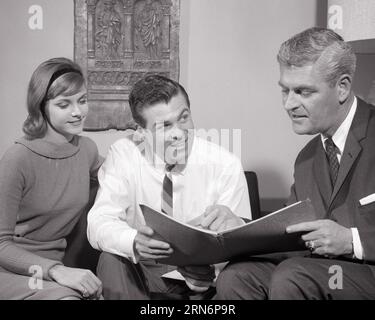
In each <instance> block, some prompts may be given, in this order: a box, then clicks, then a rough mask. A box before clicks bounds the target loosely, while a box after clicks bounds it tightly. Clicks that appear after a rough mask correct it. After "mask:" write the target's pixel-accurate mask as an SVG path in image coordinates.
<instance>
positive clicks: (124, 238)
mask: <svg viewBox="0 0 375 320" xmlns="http://www.w3.org/2000/svg"><path fill="white" fill-rule="evenodd" d="M137 232H138V231H137V230H136V229H128V230H126V231H124V232H123V233H122V235H121V236H120V241H119V248H118V250H119V251H120V252H121V253H122V254H123V255H126V256H127V257H129V258H130V259H131V260H132V261H133V262H134V263H138V260H139V257H136V255H135V252H134V238H135V236H136V235H137Z"/></svg>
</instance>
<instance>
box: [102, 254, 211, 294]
mask: <svg viewBox="0 0 375 320" xmlns="http://www.w3.org/2000/svg"><path fill="white" fill-rule="evenodd" d="M169 270H170V267H168V266H166V265H163V264H160V263H156V262H155V261H153V260H142V261H140V262H139V263H138V264H134V263H133V262H132V261H130V260H128V259H126V258H123V257H120V256H117V255H113V254H110V253H107V252H103V253H102V254H101V255H100V258H99V263H98V267H97V275H98V278H99V279H100V280H101V281H102V283H103V296H104V299H106V300H150V299H190V300H191V299H209V298H210V297H212V295H213V294H214V292H212V291H211V290H210V289H209V290H208V291H207V292H206V293H205V294H199V295H197V294H195V293H194V292H193V291H191V290H190V289H189V288H188V286H187V285H186V284H185V282H184V281H180V280H172V279H164V278H162V277H161V276H162V275H163V274H164V273H166V272H168V271H169Z"/></svg>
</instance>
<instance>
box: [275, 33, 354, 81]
mask: <svg viewBox="0 0 375 320" xmlns="http://www.w3.org/2000/svg"><path fill="white" fill-rule="evenodd" d="M277 61H278V62H279V63H280V65H284V66H287V67H291V66H295V67H303V66H307V65H312V64H315V63H317V64H318V65H319V67H320V71H321V72H322V73H323V76H324V78H325V80H326V81H327V82H328V83H329V84H330V85H331V86H334V85H335V84H336V82H337V80H338V79H339V78H340V77H341V76H342V75H344V74H347V75H349V76H351V78H353V76H354V73H355V68H356V56H355V54H354V52H353V49H352V47H351V45H350V44H349V43H347V42H345V41H344V40H343V38H342V37H341V36H340V35H338V34H337V33H335V32H334V31H332V30H330V29H325V28H317V27H314V28H310V29H307V30H305V31H303V32H301V33H298V34H296V35H295V36H293V37H292V38H290V39H289V40H287V41H285V42H284V43H283V44H282V45H281V47H280V50H279V53H278V55H277Z"/></svg>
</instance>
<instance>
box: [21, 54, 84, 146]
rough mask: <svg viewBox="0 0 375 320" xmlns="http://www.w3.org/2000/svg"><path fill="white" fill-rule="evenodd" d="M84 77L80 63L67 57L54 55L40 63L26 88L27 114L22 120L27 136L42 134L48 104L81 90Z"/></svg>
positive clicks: (34, 136)
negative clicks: (51, 100) (57, 98)
mask: <svg viewBox="0 0 375 320" xmlns="http://www.w3.org/2000/svg"><path fill="white" fill-rule="evenodd" d="M83 85H85V80H84V77H83V75H82V70H81V68H80V67H79V65H78V64H76V63H74V62H73V61H71V60H69V59H67V58H52V59H49V60H47V61H45V62H43V63H41V64H40V65H39V66H38V67H37V68H36V70H35V71H34V73H33V74H32V76H31V79H30V82H29V87H28V90H27V111H28V116H27V118H26V120H25V122H24V124H23V128H22V129H23V132H24V133H25V134H26V138H28V139H30V140H32V139H36V138H42V137H44V135H45V134H46V131H47V122H48V119H47V118H46V113H45V106H46V103H47V101H48V100H50V99H54V98H56V97H57V96H59V95H63V96H71V95H74V94H76V93H78V92H79V91H80V90H81V88H82V86H83Z"/></svg>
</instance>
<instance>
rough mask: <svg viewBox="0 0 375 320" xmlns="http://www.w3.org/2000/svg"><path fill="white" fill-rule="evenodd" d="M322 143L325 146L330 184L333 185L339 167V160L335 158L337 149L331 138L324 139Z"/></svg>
mask: <svg viewBox="0 0 375 320" xmlns="http://www.w3.org/2000/svg"><path fill="white" fill-rule="evenodd" d="M324 143H325V146H326V154H327V159H328V162H329V171H330V176H331V182H332V186H334V185H335V183H336V179H337V174H338V173H339V167H340V164H339V160H338V159H337V154H338V153H339V150H338V148H337V147H336V145H335V144H334V142H333V141H332V139H331V138H328V139H326V141H324Z"/></svg>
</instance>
